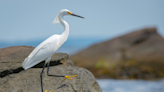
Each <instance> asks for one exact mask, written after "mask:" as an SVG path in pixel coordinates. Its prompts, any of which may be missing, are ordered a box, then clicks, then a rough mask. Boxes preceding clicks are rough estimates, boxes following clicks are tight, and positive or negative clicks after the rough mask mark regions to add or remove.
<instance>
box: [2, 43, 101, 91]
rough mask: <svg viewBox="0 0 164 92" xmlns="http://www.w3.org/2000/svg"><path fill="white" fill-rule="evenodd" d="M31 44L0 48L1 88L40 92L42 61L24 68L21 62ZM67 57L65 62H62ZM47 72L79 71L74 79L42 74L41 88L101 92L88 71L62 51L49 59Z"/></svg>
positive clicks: (63, 73) (72, 72)
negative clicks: (74, 62)
mask: <svg viewBox="0 0 164 92" xmlns="http://www.w3.org/2000/svg"><path fill="white" fill-rule="evenodd" d="M33 49H34V47H28V46H15V47H8V48H3V49H0V92H40V91H41V86H40V72H41V70H42V67H43V65H44V62H42V63H39V64H38V65H36V66H34V67H33V68H30V69H28V70H24V69H23V68H22V62H23V61H24V59H25V58H26V57H27V56H28V55H29V53H30V52H31V51H32V50H33ZM65 60H66V63H67V64H66V65H63V64H61V62H63V61H65ZM49 73H50V74H56V75H68V76H71V75H78V76H77V77H73V80H65V81H64V82H62V80H63V79H64V78H61V77H50V76H47V74H46V69H45V72H44V74H43V88H44V91H45V90H48V91H50V90H54V91H53V92H81V91H84V92H102V90H101V88H100V86H99V84H98V83H97V81H96V79H95V77H94V76H93V74H92V73H91V72H89V71H88V70H86V69H85V68H81V67H77V66H74V64H73V62H72V61H71V60H70V59H69V56H68V55H67V54H65V53H56V54H54V55H53V56H52V59H51V63H50V71H49Z"/></svg>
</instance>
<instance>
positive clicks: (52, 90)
mask: <svg viewBox="0 0 164 92" xmlns="http://www.w3.org/2000/svg"><path fill="white" fill-rule="evenodd" d="M53 91H54V90H51V91H50V92H53ZM45 92H47V90H46V91H45Z"/></svg>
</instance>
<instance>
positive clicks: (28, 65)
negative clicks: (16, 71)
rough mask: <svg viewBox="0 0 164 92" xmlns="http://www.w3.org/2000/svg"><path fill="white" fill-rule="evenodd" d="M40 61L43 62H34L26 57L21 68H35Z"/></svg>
mask: <svg viewBox="0 0 164 92" xmlns="http://www.w3.org/2000/svg"><path fill="white" fill-rule="evenodd" d="M41 61H43V60H38V61H34V60H33V59H29V57H27V58H26V59H25V60H24V61H23V63H22V66H23V68H24V69H25V70H27V69H29V68H31V67H33V66H35V65H36V64H38V63H40V62H41Z"/></svg>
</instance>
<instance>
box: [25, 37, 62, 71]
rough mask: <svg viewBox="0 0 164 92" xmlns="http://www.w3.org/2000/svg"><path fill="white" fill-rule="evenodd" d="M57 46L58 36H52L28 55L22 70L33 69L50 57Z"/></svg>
mask: <svg viewBox="0 0 164 92" xmlns="http://www.w3.org/2000/svg"><path fill="white" fill-rule="evenodd" d="M58 45H59V37H58V35H53V36H51V37H49V38H48V39H46V40H45V41H43V42H42V43H41V44H39V45H38V46H37V47H36V48H35V49H34V50H33V51H32V52H31V53H30V55H29V56H28V57H27V58H26V59H25V60H24V62H23V64H22V66H23V68H24V69H28V68H30V67H33V66H34V65H36V64H38V63H40V62H41V61H43V60H45V59H46V58H48V57H51V56H52V55H53V54H54V53H55V51H56V50H57V48H58Z"/></svg>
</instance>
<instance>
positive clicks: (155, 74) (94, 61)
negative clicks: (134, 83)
mask: <svg viewBox="0 0 164 92" xmlns="http://www.w3.org/2000/svg"><path fill="white" fill-rule="evenodd" d="M163 56H164V39H163V38H162V37H161V36H160V35H159V34H158V32H157V29H156V28H145V29H141V30H136V31H134V32H131V33H128V34H125V35H123V36H120V37H116V38H114V39H111V40H107V41H104V42H101V43H97V44H94V45H92V46H90V47H88V48H86V49H84V50H82V51H80V52H78V53H76V54H74V55H72V56H70V59H71V60H73V61H74V63H75V65H77V66H81V67H85V68H87V69H89V70H90V71H91V72H92V73H93V74H94V75H95V76H96V77H97V78H101V77H104V76H106V77H107V78H121V79H122V78H141V79H147V78H149V77H146V76H152V78H161V77H164V73H162V72H164V68H163V67H162V66H161V65H164V57H163ZM130 64H131V65H130ZM127 67H128V68H127ZM143 67H146V68H143ZM132 68H134V69H132ZM131 69H132V70H135V71H136V72H134V71H132V72H130V70H131ZM124 70H125V71H124ZM150 70H151V72H150ZM129 72H130V73H129ZM139 75H141V76H140V77H137V76H139ZM124 76H126V77H124Z"/></svg>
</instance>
